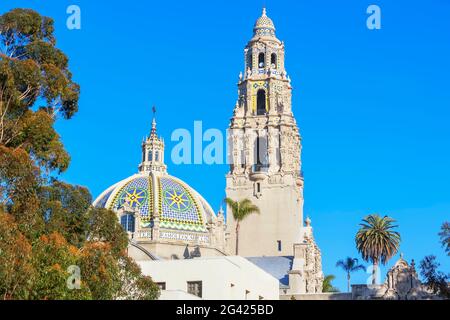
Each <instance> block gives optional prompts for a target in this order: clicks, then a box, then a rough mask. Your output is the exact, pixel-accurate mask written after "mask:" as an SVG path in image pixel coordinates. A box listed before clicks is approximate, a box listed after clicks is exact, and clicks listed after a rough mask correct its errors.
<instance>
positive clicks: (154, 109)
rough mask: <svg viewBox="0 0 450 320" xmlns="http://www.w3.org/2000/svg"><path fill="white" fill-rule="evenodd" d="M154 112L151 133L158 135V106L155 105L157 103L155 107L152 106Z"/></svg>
mask: <svg viewBox="0 0 450 320" xmlns="http://www.w3.org/2000/svg"><path fill="white" fill-rule="evenodd" d="M152 112H153V120H152V131H151V135H154V136H156V107H155V105H153V107H152Z"/></svg>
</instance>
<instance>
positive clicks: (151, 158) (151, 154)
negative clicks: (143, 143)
mask: <svg viewBox="0 0 450 320" xmlns="http://www.w3.org/2000/svg"><path fill="white" fill-rule="evenodd" d="M147 157H148V159H147V161H153V152H152V150H150V151H149V152H148V155H147Z"/></svg>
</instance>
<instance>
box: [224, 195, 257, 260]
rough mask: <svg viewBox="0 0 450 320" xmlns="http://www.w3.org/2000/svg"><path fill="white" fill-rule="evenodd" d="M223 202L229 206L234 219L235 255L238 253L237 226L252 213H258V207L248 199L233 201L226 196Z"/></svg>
mask: <svg viewBox="0 0 450 320" xmlns="http://www.w3.org/2000/svg"><path fill="white" fill-rule="evenodd" d="M225 203H226V204H227V205H228V206H229V207H230V208H231V212H232V214H233V218H234V220H235V221H236V255H238V254H239V227H240V223H241V221H243V220H244V219H245V218H247V217H248V216H249V215H251V214H253V213H259V212H260V210H259V208H258V207H257V206H256V205H254V204H253V203H252V202H251V201H250V200H249V199H243V200H240V201H234V200H233V199H230V198H226V199H225Z"/></svg>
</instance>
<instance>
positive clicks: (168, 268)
mask: <svg viewBox="0 0 450 320" xmlns="http://www.w3.org/2000/svg"><path fill="white" fill-rule="evenodd" d="M138 264H139V265H140V267H141V268H142V272H143V273H144V274H145V275H150V276H151V277H152V278H153V281H155V282H156V283H158V285H159V286H160V288H162V289H163V291H162V295H161V297H160V299H178V298H180V299H195V298H196V297H199V298H200V299H205V300H278V299H279V293H278V287H279V282H278V280H277V279H276V278H274V277H273V276H272V275H270V274H268V273H267V272H265V271H263V270H262V269H260V268H259V267H257V266H256V265H254V264H253V263H251V262H250V261H248V260H247V259H245V258H243V257H239V256H228V257H209V258H196V259H185V260H159V261H139V262H138Z"/></svg>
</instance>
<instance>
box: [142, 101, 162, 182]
mask: <svg viewBox="0 0 450 320" xmlns="http://www.w3.org/2000/svg"><path fill="white" fill-rule="evenodd" d="M153 109H154V107H153ZM154 110H155V109H154ZM139 172H142V173H150V172H155V173H161V174H165V173H166V172H167V166H166V165H165V164H164V140H163V139H162V138H159V137H158V134H157V131H156V118H155V116H153V120H152V129H151V131H150V136H149V137H147V138H146V139H144V141H143V142H142V162H141V164H140V165H139Z"/></svg>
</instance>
